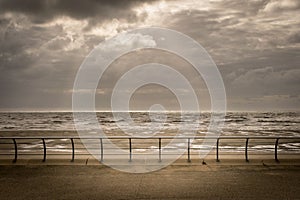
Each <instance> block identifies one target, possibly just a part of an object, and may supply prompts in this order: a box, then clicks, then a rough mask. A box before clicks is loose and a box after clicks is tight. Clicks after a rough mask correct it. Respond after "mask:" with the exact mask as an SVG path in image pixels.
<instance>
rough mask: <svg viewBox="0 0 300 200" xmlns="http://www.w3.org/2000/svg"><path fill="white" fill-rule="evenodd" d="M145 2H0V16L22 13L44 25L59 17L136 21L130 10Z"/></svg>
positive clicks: (133, 0) (140, 0)
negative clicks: (6, 13)
mask: <svg viewBox="0 0 300 200" xmlns="http://www.w3.org/2000/svg"><path fill="white" fill-rule="evenodd" d="M144 2H152V1H146V0H144V1H143V0H121V1H111V0H85V1H81V0H0V14H1V13H5V12H16V13H23V14H25V15H28V16H30V17H31V19H32V21H33V22H35V23H44V22H47V21H49V20H52V19H53V18H56V17H60V16H69V17H72V18H75V19H92V18H93V20H95V18H96V19H97V20H98V21H99V22H101V21H103V20H107V19H111V18H127V19H128V20H136V16H135V15H134V13H133V12H131V11H130V9H131V8H132V7H134V6H137V5H140V4H142V3H144Z"/></svg>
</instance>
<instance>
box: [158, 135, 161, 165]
mask: <svg viewBox="0 0 300 200" xmlns="http://www.w3.org/2000/svg"><path fill="white" fill-rule="evenodd" d="M158 151H159V152H158V153H159V154H158V155H159V158H158V161H159V162H161V138H159V139H158Z"/></svg>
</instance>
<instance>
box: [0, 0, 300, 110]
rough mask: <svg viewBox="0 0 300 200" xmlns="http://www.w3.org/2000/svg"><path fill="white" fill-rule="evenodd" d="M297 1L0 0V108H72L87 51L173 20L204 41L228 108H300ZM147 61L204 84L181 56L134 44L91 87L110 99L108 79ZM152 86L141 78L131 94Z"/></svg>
mask: <svg viewBox="0 0 300 200" xmlns="http://www.w3.org/2000/svg"><path fill="white" fill-rule="evenodd" d="M299 11H300V3H299V1H298V0H255V1H234V0H220V1H193V0H189V1H177V0H170V1H159V0H157V1H140V0H129V1H109V0H100V1H96V0H87V1H80V0H0V94H1V98H0V109H1V110H70V109H71V103H72V98H71V95H72V87H73V82H74V79H75V75H76V72H77V70H78V68H79V66H80V64H81V63H82V61H83V60H84V58H85V57H86V56H87V55H88V53H89V52H90V51H91V50H92V49H93V48H94V47H95V46H96V45H97V44H99V43H100V42H101V41H103V40H105V39H107V38H110V37H112V36H114V35H116V34H118V33H120V32H122V31H126V30H128V29H131V28H137V27H142V26H160V27H165V28H171V29H174V30H177V31H180V32H183V33H185V34H187V35H188V36H190V37H192V38H193V39H195V40H196V41H198V42H199V43H200V44H201V45H203V47H204V48H205V49H206V50H207V51H208V52H209V54H210V55H211V56H212V58H213V59H214V61H215V62H216V64H217V66H218V67H219V70H220V72H221V74H222V77H223V79H224V84H225V87H226V91H227V98H228V99H227V100H228V108H229V109H230V110H260V109H267V110H280V109H283V110H285V109H288V110H294V109H299V107H300V90H299V89H298V88H299V87H298V86H299V84H300V74H299V73H300V72H299V65H300V34H299V33H300V29H299V27H300V26H299V25H300V20H299V19H300V14H299V13H300V12H299ZM164 58H168V61H165V62H164ZM152 61H157V62H161V63H165V64H168V65H169V66H175V68H177V69H179V70H181V71H184V74H185V75H186V76H188V79H189V80H191V82H193V81H194V83H193V84H194V85H195V87H196V86H197V84H198V85H201V87H198V88H197V90H198V91H205V90H206V89H205V87H202V86H203V84H201V83H200V82H201V81H199V80H196V79H197V77H195V76H194V73H193V71H192V70H190V68H191V66H190V65H189V64H188V63H186V62H184V61H182V60H180V59H179V58H175V57H174V56H173V57H172V56H171V55H166V54H165V53H161V52H160V53H159V52H158V53H155V52H152V53H149V52H148V53H147V52H146V53H142V52H139V53H137V54H136V55H127V58H126V56H125V57H124V58H121V59H120V60H118V61H117V62H116V63H114V64H113V65H112V69H111V70H110V71H108V72H107V75H106V77H104V81H106V82H107V83H105V84H103V88H102V89H99V95H100V96H101V97H102V98H104V99H109V95H110V94H111V89H112V87H113V82H112V81H111V82H110V80H115V79H116V78H117V77H118V76H116V75H117V74H121V73H123V72H125V71H126V70H128V69H129V68H130V67H132V66H135V65H137V64H142V63H147V62H152ZM178 63H180V64H178ZM204 85H205V84H204ZM154 91H156V92H158V90H157V89H156V90H153V88H151V87H148V89H147V88H146V93H147V94H148V95H147V97H145V98H143V96H139V99H140V100H139V101H140V102H137V104H142V102H143V103H145V102H146V101H147V99H149V97H148V96H149V95H150V96H151V94H154V93H155V92H154ZM162 91H163V90H162ZM140 93H145V91H144V92H143V91H140ZM202 96H203V95H199V98H201V97H202ZM161 97H162V98H163V99H162V101H163V102H168V101H169V98H170V97H168V95H161ZM208 99H209V98H208ZM203 101H204V102H206V101H207V99H205V100H203ZM145 104H147V103H145ZM147 105H148V104H147ZM266 105H267V106H266ZM108 107H109V104H108V103H106V104H105V105H99V109H108ZM207 109H209V103H207Z"/></svg>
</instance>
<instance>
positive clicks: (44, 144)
mask: <svg viewBox="0 0 300 200" xmlns="http://www.w3.org/2000/svg"><path fill="white" fill-rule="evenodd" d="M42 141H43V147H44V158H43V162H45V161H46V156H47V151H46V143H45V139H44V138H42Z"/></svg>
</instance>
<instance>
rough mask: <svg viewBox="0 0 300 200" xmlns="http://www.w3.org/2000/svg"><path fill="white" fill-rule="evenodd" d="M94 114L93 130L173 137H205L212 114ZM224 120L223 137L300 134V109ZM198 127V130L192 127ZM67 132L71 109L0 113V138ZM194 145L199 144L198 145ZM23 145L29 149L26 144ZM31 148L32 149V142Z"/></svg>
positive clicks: (89, 123) (298, 146)
mask: <svg viewBox="0 0 300 200" xmlns="http://www.w3.org/2000/svg"><path fill="white" fill-rule="evenodd" d="M94 114H95V115H96V119H97V123H96V124H95V121H93V120H89V118H86V120H84V121H83V122H81V123H84V127H86V128H87V131H90V132H93V131H95V130H97V128H99V127H101V129H102V131H103V132H104V133H105V134H107V135H109V136H118V135H130V134H132V133H142V134H143V135H147V134H149V136H150V135H155V136H170V135H174V134H176V132H178V130H179V129H180V130H181V131H183V135H184V133H187V134H189V133H190V132H191V131H195V133H196V136H197V135H199V136H203V135H206V134H208V133H207V131H208V127H209V125H210V120H211V116H212V115H211V113H209V112H203V113H193V112H188V113H184V114H182V113H180V112H164V113H160V112H157V113H155V112H154V113H149V112H131V113H129V116H130V118H131V120H132V121H133V122H134V125H133V126H128V124H127V123H124V119H122V117H120V116H122V115H116V114H115V113H111V112H97V113H94ZM125 121H126V120H125ZM223 122H224V123H223V124H222V127H219V128H220V130H221V136H294V137H300V112H227V113H226V116H225V118H224V121H223ZM151 124H152V125H153V124H154V127H159V128H158V129H157V130H156V132H155V133H153V126H151ZM155 124H157V126H156V125H155ZM158 125H159V126H158ZM195 127H197V129H196V130H192V129H195ZM64 135H68V136H70V135H72V136H78V133H77V131H76V126H75V123H74V117H73V113H72V112H2V113H0V137H10V136H45V137H46V136H64ZM272 142H273V141H272ZM36 145H37V146H39V145H41V144H40V143H38V144H36ZM49 145H52V147H53V148H54V149H55V148H57V149H59V148H60V147H61V144H58V143H57V142H54V143H51V144H49ZM192 145H193V144H192ZM194 145H195V147H196V145H198V144H194ZM264 145H265V144H264ZM280 145H281V147H282V149H287V148H288V149H289V150H294V151H295V152H296V151H297V152H300V141H299V140H298V141H293V142H291V141H288V142H285V143H284V142H283V143H281V144H280ZM198 146H199V145H198ZM228 146H229V147H228ZM269 146H270V149H272V148H273V146H274V145H273V144H269ZM23 147H24V148H26V145H25V146H23ZM40 147H42V146H40ZM192 147H193V146H192ZM226 147H227V149H233V150H238V149H239V148H238V147H236V146H234V145H232V146H230V144H226ZM28 148H30V145H29V146H28ZM262 148H264V146H262V145H261V146H259V145H257V146H256V147H255V146H254V147H253V149H257V150H260V149H262Z"/></svg>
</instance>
